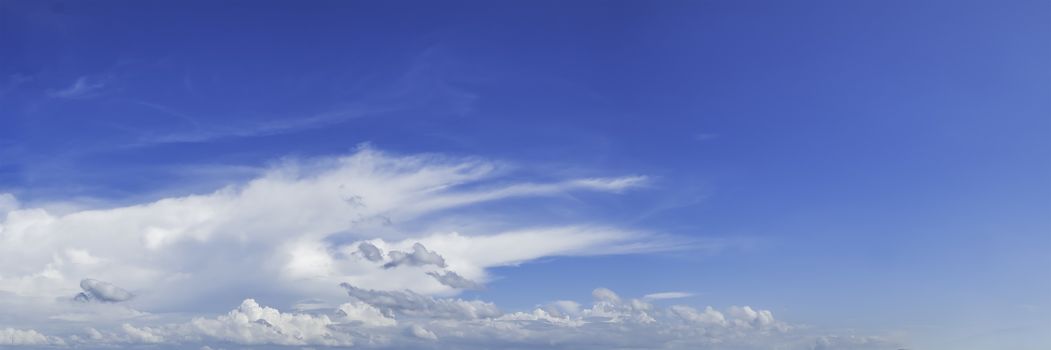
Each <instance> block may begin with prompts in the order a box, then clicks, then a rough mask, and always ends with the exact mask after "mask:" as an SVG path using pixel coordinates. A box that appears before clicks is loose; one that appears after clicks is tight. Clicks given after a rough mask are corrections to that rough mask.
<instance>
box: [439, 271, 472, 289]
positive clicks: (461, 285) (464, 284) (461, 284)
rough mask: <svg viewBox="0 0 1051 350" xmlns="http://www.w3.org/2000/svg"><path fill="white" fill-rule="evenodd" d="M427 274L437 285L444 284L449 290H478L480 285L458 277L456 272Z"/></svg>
mask: <svg viewBox="0 0 1051 350" xmlns="http://www.w3.org/2000/svg"><path fill="white" fill-rule="evenodd" d="M427 274H428V275H430V276H431V277H434V279H435V280H437V281H438V283H441V284H444V285H446V286H449V287H450V288H456V289H479V288H481V285H479V284H478V283H476V282H475V281H472V280H469V279H466V278H464V277H463V276H460V275H459V274H457V273H456V272H452V271H446V272H441V273H439V272H434V271H431V272H428V273H427Z"/></svg>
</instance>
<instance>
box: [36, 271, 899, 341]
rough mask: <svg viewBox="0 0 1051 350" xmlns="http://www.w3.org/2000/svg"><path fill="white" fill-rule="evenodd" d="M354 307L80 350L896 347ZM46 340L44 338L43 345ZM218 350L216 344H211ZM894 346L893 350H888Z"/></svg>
mask: <svg viewBox="0 0 1051 350" xmlns="http://www.w3.org/2000/svg"><path fill="white" fill-rule="evenodd" d="M344 288H345V289H346V290H347V293H348V294H349V295H350V296H351V298H352V299H353V300H352V301H350V302H347V303H344V304H342V305H339V306H338V307H336V308H335V309H334V310H330V311H328V312H326V311H324V310H317V312H313V313H289V312H282V311H280V310H277V309H275V308H271V307H267V306H261V305H259V304H258V303H257V302H255V301H254V300H252V299H247V300H244V301H243V302H242V303H241V305H240V306H239V307H237V308H236V309H234V310H232V311H230V312H229V313H227V314H225V315H219V316H216V317H196V318H193V319H192V320H189V321H186V322H177V323H168V324H161V325H132V324H127V323H125V324H122V325H121V326H120V327H116V328H114V329H113V330H108V331H98V330H95V329H90V330H89V333H88V334H87V335H85V336H83V337H75V339H76V341H75V343H76V344H81V345H85V346H88V347H91V346H107V345H108V346H113V345H121V344H125V345H131V344H162V345H163V344H167V345H171V346H173V347H181V348H186V347H189V346H200V345H205V346H214V345H215V344H217V343H233V344H240V345H279V346H363V347H372V348H412V347H418V346H421V345H422V344H420V342H433V343H434V345H435V346H439V347H443V348H461V349H491V348H544V349H608V348H648V349H697V348H712V347H714V348H726V349H769V348H772V347H775V346H776V347H777V348H780V349H786V350H813V349H848V348H850V349H881V348H887V349H894V348H893V346H894V345H895V343H894V342H892V341H890V340H888V339H884V338H880V337H860V336H854V335H834V334H831V335H830V334H824V335H816V336H815V335H812V334H809V333H805V332H801V331H800V330H801V329H802V328H799V327H792V326H790V325H788V324H787V323H785V322H783V321H780V320H777V319H774V318H773V314H772V313H771V312H770V311H768V310H762V309H755V308H752V307H750V306H742V307H729V308H726V309H724V311H719V310H716V309H715V308H713V307H711V306H708V307H705V308H704V310H703V311H699V310H697V309H695V308H693V307H690V306H685V305H675V306H671V307H668V308H661V307H657V306H655V305H652V304H649V303H647V302H646V301H644V300H643V299H636V298H625V297H622V296H620V295H618V294H617V293H615V292H613V291H611V290H609V289H605V288H597V289H595V290H594V291H593V292H592V297H593V301H592V303H591V304H590V306H587V307H585V306H582V305H581V304H580V303H577V302H575V301H566V300H563V301H559V302H554V303H551V304H549V305H547V306H545V307H540V308H536V309H534V310H532V311H519V312H511V313H502V312H500V311H499V310H498V309H497V308H496V306H495V305H494V304H492V303H488V302H483V301H464V300H461V299H456V298H436V297H428V296H422V295H418V294H415V293H412V292H408V291H403V292H391V291H375V290H364V289H360V288H355V287H352V286H349V285H344ZM36 339H38V340H39V338H36ZM209 344H210V345H209ZM888 347H889V348H888Z"/></svg>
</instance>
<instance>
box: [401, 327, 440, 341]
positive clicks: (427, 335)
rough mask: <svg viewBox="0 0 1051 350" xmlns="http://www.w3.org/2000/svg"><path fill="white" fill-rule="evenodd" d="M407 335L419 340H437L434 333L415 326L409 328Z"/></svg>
mask: <svg viewBox="0 0 1051 350" xmlns="http://www.w3.org/2000/svg"><path fill="white" fill-rule="evenodd" d="M408 333H409V335H412V336H413V337H416V338H420V339H427V340H438V336H437V335H435V334H434V332H431V331H429V330H427V329H426V328H423V327H421V326H420V325H417V324H414V325H412V326H409V328H408Z"/></svg>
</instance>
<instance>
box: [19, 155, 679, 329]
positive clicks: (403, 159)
mask: <svg viewBox="0 0 1051 350" xmlns="http://www.w3.org/2000/svg"><path fill="white" fill-rule="evenodd" d="M509 174H511V173H510V170H509V166H507V165H506V164H503V163H500V162H495V161H486V160H482V159H478V158H471V157H459V158H456V157H446V156H442V155H433V154H424V155H407V156H397V155H391V154H387V153H384V152H380V151H377V150H374V149H372V148H368V147H365V148H362V149H360V150H359V151H357V152H356V153H353V154H351V155H349V156H344V157H332V158H321V159H311V160H285V161H283V162H281V163H276V164H275V165H273V166H272V167H271V168H270V169H269V170H268V171H266V172H265V173H263V174H262V175H260V176H259V177H257V178H255V179H252V180H250V181H246V182H243V183H238V184H234V185H230V186H227V187H224V188H221V189H218V190H216V191H214V192H210V193H203V194H192V195H184V196H174V197H167V198H160V199H157V200H153V201H149V202H145V203H140V204H134V205H127V206H115V207H104V208H98V209H92V208H87V209H74V210H66V211H63V212H56V211H52V210H49V209H45V208H39V207H26V206H25V205H18V204H17V203H18V200H17V199H16V198H14V197H13V196H10V195H5V196H3V197H2V198H3V201H4V203H7V204H6V205H5V210H8V211H9V212H8V213H7V215H5V216H0V230H2V231H0V276H3V278H2V279H0V292H6V293H10V294H11V295H12V298H45V299H47V298H68V297H69V296H70V295H74V294H76V293H78V292H84V293H85V296H94V297H98V296H103V298H100V299H99V300H110V301H117V299H120V298H122V297H116V298H114V296H116V294H105V295H109V297H106V296H105V295H103V294H102V293H104V292H102V289H100V288H101V287H98V288H96V287H91V286H90V285H89V286H88V287H87V288H80V287H81V286H80V285H79V284H80V282H81V279H82V278H83V276H92V278H93V279H95V280H97V281H106V282H105V283H107V284H108V283H112V284H111V285H112V286H120V289H122V290H125V291H127V290H134V291H136V296H135V302H136V303H137V305H138V306H139V307H140V308H142V309H145V310H150V309H165V310H178V309H180V308H187V307H193V306H196V305H202V304H209V305H212V304H211V300H214V296H215V295H217V294H218V295H223V294H241V295H250V294H253V293H257V292H260V290H259V289H263V292H265V293H268V294H273V295H285V296H287V297H288V298H289V299H294V300H302V299H308V298H318V299H322V300H327V301H331V302H334V303H335V304H338V298H344V297H345V296H344V295H345V294H344V293H343V292H342V291H341V290H340V289H339V288H338V287H334V286H338V285H339V283H342V282H350V283H352V284H354V285H355V286H360V287H364V288H371V289H378V290H401V289H410V290H412V291H414V292H416V293H422V294H432V293H449V292H455V290H456V288H454V287H451V286H448V285H444V284H442V283H440V282H439V281H438V280H436V279H435V278H434V277H433V276H430V275H428V274H427V272H429V271H434V270H435V269H434V268H437V267H441V266H446V267H448V268H449V270H451V271H456V273H457V274H458V275H459V276H461V277H463V278H465V279H468V280H475V281H477V280H485V279H486V276H487V271H488V269H490V268H492V267H496V266H507V265H514V264H518V263H522V262H525V261H530V260H534V259H539V258H543V257H546V256H554V255H601V254H621V253H636V252H647V251H652V250H661V249H669V248H670V246H671V245H669V244H665V243H662V242H661V241H659V240H658V238H659V237H658V236H656V235H654V234H651V233H647V232H640V231H635V230H629V229H624V228H618V227H606V226H596V225H589V224H565V223H560V224H558V225H548V226H542V225H543V224H544V222H543V221H541V220H535V219H533V218H529V217H524V216H521V214H519V216H515V215H511V216H509V217H508V218H507V219H505V220H502V221H501V222H500V224H499V225H495V224H492V223H491V220H489V219H488V215H490V214H492V213H491V212H490V211H487V210H481V211H477V213H479V214H477V215H473V214H470V213H468V212H461V213H459V214H457V215H455V216H443V215H436V214H438V213H442V212H445V211H451V210H455V209H458V208H464V207H469V206H475V205H478V204H481V203H487V202H492V201H497V200H509V199H513V198H519V197H531V196H532V197H551V196H558V195H560V194H565V193H571V192H573V191H598V192H610V193H614V192H619V191H623V190H625V189H629V188H632V187H634V186H637V185H638V184H639V181H640V180H639V178H638V177H635V176H630V177H609V178H586V179H563V180H556V181H553V182H550V183H534V182H528V181H520V180H517V181H510V180H508V177H507V176H508V175H509ZM550 200H557V198H553V199H550ZM61 204H62V203H57V204H54V205H49V207H56V206H57V207H62V205H61ZM66 207H69V206H66ZM77 207H78V208H83V205H80V206H77ZM448 227H457V228H460V229H457V230H453V229H449V228H448ZM423 232H426V234H425V233H423ZM363 242H370V243H369V245H372V246H373V247H375V248H376V249H375V250H371V249H370V248H369V245H364V244H362V243H363ZM417 243H418V244H419V246H417ZM366 251H367V252H366ZM383 252H390V254H388V255H387V256H386V258H387V259H389V261H388V264H389V265H388V267H393V266H397V268H389V269H384V268H383V264H376V263H375V262H379V261H382V260H378V261H375V262H373V261H371V260H369V259H376V258H377V257H381V256H383V255H382V253H383ZM376 253H380V254H376ZM355 256H359V257H363V258H355ZM93 283H94V282H93ZM99 286H101V285H99ZM189 286H192V287H189ZM88 289H92V290H94V291H95V292H97V293H100V294H98V295H96V294H93V293H92V292H90V291H88Z"/></svg>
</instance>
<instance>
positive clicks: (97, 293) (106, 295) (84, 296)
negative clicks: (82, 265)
mask: <svg viewBox="0 0 1051 350" xmlns="http://www.w3.org/2000/svg"><path fill="white" fill-rule="evenodd" d="M80 288H81V289H83V290H84V291H83V292H80V293H77V295H76V297H74V300H77V301H82V302H89V301H101V302H109V303H116V302H121V301H126V300H130V299H131V298H132V297H133V296H134V295H132V294H131V293H129V292H128V291H126V290H124V289H121V288H120V287H117V286H115V285H113V284H110V283H107V282H103V281H99V280H96V279H91V278H85V279H84V280H81V281H80Z"/></svg>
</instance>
